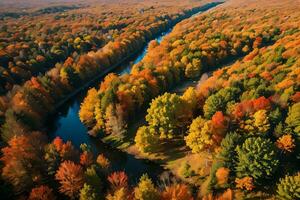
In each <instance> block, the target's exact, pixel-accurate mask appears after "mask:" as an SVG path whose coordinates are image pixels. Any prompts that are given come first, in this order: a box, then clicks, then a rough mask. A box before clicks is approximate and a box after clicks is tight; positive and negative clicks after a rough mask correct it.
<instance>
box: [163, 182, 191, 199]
mask: <svg viewBox="0 0 300 200" xmlns="http://www.w3.org/2000/svg"><path fill="white" fill-rule="evenodd" d="M171 199H172V200H193V196H192V194H191V192H190V190H189V188H188V186H187V185H185V184H173V185H170V186H167V187H166V188H165V190H164V191H163V192H162V194H161V200H171Z"/></svg>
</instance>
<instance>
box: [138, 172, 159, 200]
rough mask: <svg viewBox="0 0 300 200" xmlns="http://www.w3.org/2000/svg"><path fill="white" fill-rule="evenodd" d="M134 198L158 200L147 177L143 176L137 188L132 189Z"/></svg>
mask: <svg viewBox="0 0 300 200" xmlns="http://www.w3.org/2000/svg"><path fill="white" fill-rule="evenodd" d="M134 197H135V199H137V200H158V199H159V194H158V191H157V190H156V189H155V187H154V185H153V183H152V181H151V179H150V178H149V177H148V175H143V176H142V177H141V178H140V181H139V183H138V185H137V187H135V188H134Z"/></svg>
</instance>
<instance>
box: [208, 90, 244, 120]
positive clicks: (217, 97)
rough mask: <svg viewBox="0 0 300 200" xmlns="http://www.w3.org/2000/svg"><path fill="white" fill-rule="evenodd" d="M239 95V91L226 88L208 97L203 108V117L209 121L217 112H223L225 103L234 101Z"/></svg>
mask: <svg viewBox="0 0 300 200" xmlns="http://www.w3.org/2000/svg"><path fill="white" fill-rule="evenodd" d="M239 93H240V89H238V88H235V87H227V88H224V89H221V90H219V91H218V92H217V93H216V94H213V95H211V96H209V97H208V98H207V99H206V101H205V104H204V106H203V111H204V117H205V118H207V119H210V118H211V117H212V116H213V115H214V114H215V113H216V112H217V111H222V112H225V110H226V106H227V103H228V102H230V101H234V100H235V99H236V97H237V96H238V94H239Z"/></svg>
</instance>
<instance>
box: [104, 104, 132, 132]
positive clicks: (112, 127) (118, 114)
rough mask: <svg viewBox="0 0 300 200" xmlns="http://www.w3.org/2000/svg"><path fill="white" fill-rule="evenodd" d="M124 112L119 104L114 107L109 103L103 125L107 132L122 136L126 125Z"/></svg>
mask: <svg viewBox="0 0 300 200" xmlns="http://www.w3.org/2000/svg"><path fill="white" fill-rule="evenodd" d="M123 115H124V112H123V110H122V108H121V106H120V105H116V106H115V107H114V106H113V105H112V104H111V105H109V106H108V107H107V109H106V112H105V120H106V123H105V127H106V132H107V133H108V134H113V135H116V136H120V137H124V136H125V134H126V130H127V125H126V123H125V119H124V116H123Z"/></svg>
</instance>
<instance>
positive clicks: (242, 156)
mask: <svg viewBox="0 0 300 200" xmlns="http://www.w3.org/2000/svg"><path fill="white" fill-rule="evenodd" d="M236 152H237V157H238V163H237V166H236V173H237V177H239V178H243V177H246V176H248V177H253V179H254V182H255V183H257V184H259V183H261V181H262V180H265V179H268V178H270V177H272V175H273V174H274V172H275V171H276V170H277V167H278V165H279V160H278V158H277V153H276V150H275V147H274V145H273V143H272V142H271V141H270V140H269V139H264V138H261V137H257V138H254V137H251V138H248V139H246V140H245V142H244V143H243V144H242V145H241V146H240V145H238V146H237V148H236Z"/></svg>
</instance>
